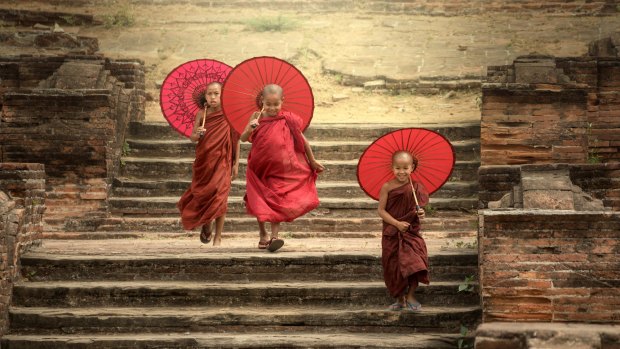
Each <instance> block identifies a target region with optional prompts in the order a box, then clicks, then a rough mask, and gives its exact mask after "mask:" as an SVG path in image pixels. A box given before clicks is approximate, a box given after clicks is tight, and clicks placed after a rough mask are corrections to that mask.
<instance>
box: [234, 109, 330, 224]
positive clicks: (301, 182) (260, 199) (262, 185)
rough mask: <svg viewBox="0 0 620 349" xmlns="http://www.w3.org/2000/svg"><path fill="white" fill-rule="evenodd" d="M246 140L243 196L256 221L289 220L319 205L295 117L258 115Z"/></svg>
mask: <svg viewBox="0 0 620 349" xmlns="http://www.w3.org/2000/svg"><path fill="white" fill-rule="evenodd" d="M249 141H250V142H252V148H251V149H250V154H249V155H248V167H247V170H246V174H245V175H246V195H245V197H244V199H245V206H246V210H247V212H248V213H249V214H251V215H252V216H255V217H256V218H257V219H258V220H259V221H260V222H291V221H293V220H294V219H295V218H297V217H299V216H302V215H304V214H306V213H308V212H310V211H312V210H314V209H315V208H316V207H317V206H318V205H319V196H318V194H317V190H316V184H315V182H316V178H317V174H316V172H315V171H314V170H312V168H311V167H310V164H309V163H308V159H307V158H306V151H305V149H304V139H303V135H302V133H301V119H300V118H299V117H298V116H296V115H294V114H291V113H280V114H279V115H278V116H275V117H264V118H261V119H260V125H259V126H258V127H257V128H256V130H254V132H253V133H252V135H251V137H250V139H249Z"/></svg>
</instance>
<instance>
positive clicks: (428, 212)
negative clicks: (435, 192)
mask: <svg viewBox="0 0 620 349" xmlns="http://www.w3.org/2000/svg"><path fill="white" fill-rule="evenodd" d="M435 211H436V209H435V208H434V207H433V205H432V204H431V203H430V202H429V203H428V204H426V206H424V212H426V215H427V216H432V215H433V213H435Z"/></svg>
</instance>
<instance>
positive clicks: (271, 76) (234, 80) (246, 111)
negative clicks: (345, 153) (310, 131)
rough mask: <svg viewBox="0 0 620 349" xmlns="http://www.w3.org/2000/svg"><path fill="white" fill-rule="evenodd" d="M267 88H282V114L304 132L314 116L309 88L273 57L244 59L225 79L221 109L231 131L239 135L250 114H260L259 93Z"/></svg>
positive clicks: (287, 65) (297, 73)
mask: <svg viewBox="0 0 620 349" xmlns="http://www.w3.org/2000/svg"><path fill="white" fill-rule="evenodd" d="M269 84H276V85H280V87H282V89H283V90H284V101H283V103H282V110H283V111H284V112H289V113H293V114H296V115H297V116H299V117H300V118H301V119H302V120H303V123H302V129H303V130H305V129H306V128H307V127H308V125H309V124H310V120H312V113H313V112H314V96H313V94H312V88H310V84H309V83H308V80H306V77H304V75H303V74H302V73H301V72H300V71H299V69H297V68H295V67H294V66H293V65H292V64H290V63H288V62H286V61H283V60H281V59H278V58H275V57H254V58H251V59H248V60H246V61H244V62H242V63H240V64H239V65H237V66H236V67H235V68H234V69H233V70H232V72H230V74H229V75H228V78H227V79H226V82H225V83H224V88H223V89H222V109H223V110H224V115H226V118H228V121H229V122H230V124H231V125H232V126H233V128H234V129H235V130H236V131H237V132H239V133H242V132H243V130H244V129H245V127H246V125H247V124H248V121H249V120H250V116H252V113H254V112H255V111H260V110H261V108H262V105H261V103H260V100H261V93H262V91H263V88H264V87H265V85H269Z"/></svg>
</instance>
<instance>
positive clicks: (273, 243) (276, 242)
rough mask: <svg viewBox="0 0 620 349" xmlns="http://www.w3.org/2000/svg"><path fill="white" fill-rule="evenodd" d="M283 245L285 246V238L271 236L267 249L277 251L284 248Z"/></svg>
mask: <svg viewBox="0 0 620 349" xmlns="http://www.w3.org/2000/svg"><path fill="white" fill-rule="evenodd" d="M282 246H284V240H282V239H278V238H271V240H269V245H268V246H267V251H269V252H276V251H277V250H279V249H280V248H282Z"/></svg>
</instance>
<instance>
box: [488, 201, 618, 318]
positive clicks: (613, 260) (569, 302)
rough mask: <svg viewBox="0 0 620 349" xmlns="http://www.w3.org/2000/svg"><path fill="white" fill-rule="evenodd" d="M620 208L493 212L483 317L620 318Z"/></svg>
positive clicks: (490, 212)
mask: <svg viewBox="0 0 620 349" xmlns="http://www.w3.org/2000/svg"><path fill="white" fill-rule="evenodd" d="M619 252H620V213H617V212H614V213H612V212H600V213H593V212H575V211H545V210H531V211H523V210H514V211H490V210H485V211H482V212H481V215H480V232H479V256H480V257H479V260H480V262H479V263H480V285H481V294H482V307H483V321H484V322H489V321H559V322H564V321H570V322H595V323H620V308H619V307H618V305H619V304H620V292H619V291H618V290H619V288H618V286H619V285H620V269H618V268H619V266H620V259H619V257H618V255H619V254H618V253H619Z"/></svg>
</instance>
